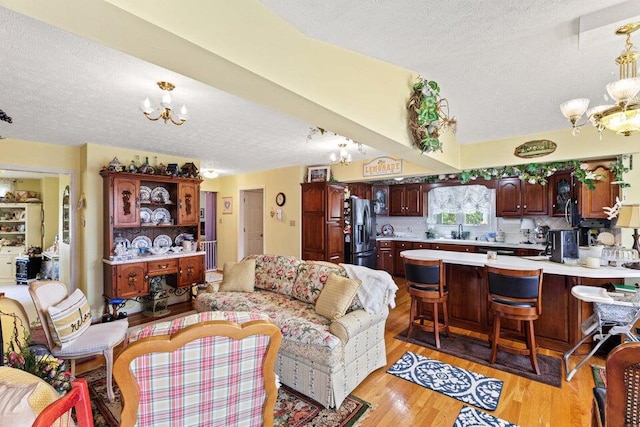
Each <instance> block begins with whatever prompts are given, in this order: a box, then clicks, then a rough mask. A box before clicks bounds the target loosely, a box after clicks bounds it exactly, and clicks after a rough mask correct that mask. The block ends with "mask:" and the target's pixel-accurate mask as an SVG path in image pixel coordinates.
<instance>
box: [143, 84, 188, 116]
mask: <svg viewBox="0 0 640 427" xmlns="http://www.w3.org/2000/svg"><path fill="white" fill-rule="evenodd" d="M158 87H159V88H160V89H162V90H164V91H166V92H167V93H165V94H164V95H162V102H160V107H161V108H157V109H153V108H151V102H150V101H149V98H145V100H144V101H143V102H142V107H141V109H142V113H143V114H144V115H145V117H146V118H147V119H149V120H152V121H154V122H155V121H156V120H159V119H162V120H164V122H165V123H167V122H168V121H171V123H173V124H174V125H178V126H180V125H182V124H184V122H186V121H187V119H188V118H189V116H188V115H187V107H185V106H184V105H182V108H180V114H178V117H177V120H176V119H174V116H173V109H172V108H171V95H170V94H169V92H171V91H172V90H173V89H175V85H174V84H173V83H169V82H158Z"/></svg>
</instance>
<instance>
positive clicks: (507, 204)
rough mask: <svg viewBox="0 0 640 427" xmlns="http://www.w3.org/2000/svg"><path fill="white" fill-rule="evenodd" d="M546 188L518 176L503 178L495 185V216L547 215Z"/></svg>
mask: <svg viewBox="0 0 640 427" xmlns="http://www.w3.org/2000/svg"><path fill="white" fill-rule="evenodd" d="M548 203H549V200H548V190H547V187H546V186H544V185H540V184H530V183H528V182H527V181H523V180H521V179H520V178H503V179H500V180H499V181H498V184H497V186H496V216H498V217H521V216H526V215H548V211H549V209H548V206H549V205H548Z"/></svg>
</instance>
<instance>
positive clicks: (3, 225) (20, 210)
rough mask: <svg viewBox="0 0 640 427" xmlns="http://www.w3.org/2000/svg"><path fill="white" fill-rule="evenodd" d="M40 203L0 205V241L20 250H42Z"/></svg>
mask: <svg viewBox="0 0 640 427" xmlns="http://www.w3.org/2000/svg"><path fill="white" fill-rule="evenodd" d="M42 219H43V214H42V203H0V239H3V240H5V241H6V242H8V243H10V244H11V245H13V246H21V247H23V248H21V250H24V249H28V248H29V247H31V246H36V247H39V248H42Z"/></svg>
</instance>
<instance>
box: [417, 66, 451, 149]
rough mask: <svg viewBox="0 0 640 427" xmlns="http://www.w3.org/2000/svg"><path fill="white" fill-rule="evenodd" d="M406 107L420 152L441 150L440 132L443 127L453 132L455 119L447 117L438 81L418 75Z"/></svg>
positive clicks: (446, 103) (447, 111)
mask: <svg viewBox="0 0 640 427" xmlns="http://www.w3.org/2000/svg"><path fill="white" fill-rule="evenodd" d="M407 109H408V110H409V129H410V130H411V135H412V136H413V142H414V144H415V145H416V146H417V147H418V148H419V149H420V151H421V152H422V153H431V152H434V151H440V152H442V142H441V141H440V139H439V138H440V132H441V131H442V130H445V129H451V130H452V131H453V132H455V131H456V119H455V117H453V118H449V103H448V102H447V100H446V99H445V98H442V97H441V96H440V86H438V83H437V82H435V81H433V80H431V81H429V80H426V79H424V78H422V77H418V81H417V82H416V83H415V84H414V85H413V94H412V95H411V97H410V98H409V103H408V104H407Z"/></svg>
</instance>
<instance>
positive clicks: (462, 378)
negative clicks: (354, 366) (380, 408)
mask: <svg viewBox="0 0 640 427" xmlns="http://www.w3.org/2000/svg"><path fill="white" fill-rule="evenodd" d="M387 372H388V373H390V374H392V375H395V376H397V377H400V378H402V379H405V380H407V381H411V382H412V383H416V384H419V385H421V386H423V387H426V388H428V389H430V390H433V391H437V392H439V393H442V394H444V395H447V396H449V397H453V398H454V399H458V400H460V401H462V402H464V403H468V404H470V405H474V406H477V407H478V408H482V409H487V410H489V411H493V410H495V409H496V408H497V407H498V401H499V400H500V393H501V392H502V384H503V383H502V381H500V380H497V379H495V378H489V377H485V376H484V375H480V374H476V373H475V372H471V371H467V370H466V369H462V368H457V367H455V366H452V365H449V364H447V363H443V362H440V361H438V360H434V359H429V358H428V357H424V356H421V355H419V354H415V353H412V352H410V351H407V352H406V353H405V354H404V355H403V356H402V357H401V358H400V360H398V361H397V362H396V363H394V364H393V366H391V367H390V368H389V370H388V371H387Z"/></svg>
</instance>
